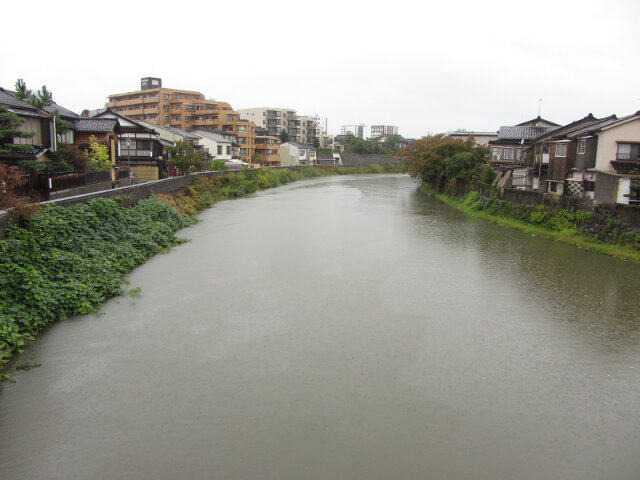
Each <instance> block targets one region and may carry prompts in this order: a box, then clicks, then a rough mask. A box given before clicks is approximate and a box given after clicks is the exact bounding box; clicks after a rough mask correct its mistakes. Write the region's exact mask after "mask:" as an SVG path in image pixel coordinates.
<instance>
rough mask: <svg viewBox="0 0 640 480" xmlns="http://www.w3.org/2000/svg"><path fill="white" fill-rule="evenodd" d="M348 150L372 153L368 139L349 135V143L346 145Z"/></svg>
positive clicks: (345, 147)
mask: <svg viewBox="0 0 640 480" xmlns="http://www.w3.org/2000/svg"><path fill="white" fill-rule="evenodd" d="M344 149H345V150H346V151H347V152H353V153H370V152H369V146H368V145H367V141H366V140H365V139H364V138H360V137H348V140H347V144H346V145H345V146H344Z"/></svg>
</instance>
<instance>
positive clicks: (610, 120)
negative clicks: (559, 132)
mask: <svg viewBox="0 0 640 480" xmlns="http://www.w3.org/2000/svg"><path fill="white" fill-rule="evenodd" d="M633 117H640V111H638V112H636V113H634V114H632V115H627V116H626V117H621V118H617V117H616V116H615V115H611V117H607V118H603V119H602V120H600V121H599V122H597V123H593V124H591V125H589V126H587V127H585V128H582V129H580V130H577V131H575V132H571V135H567V136H568V137H569V138H576V137H579V136H581V135H588V134H590V133H594V132H598V131H600V130H602V129H603V128H606V127H609V126H611V125H615V124H616V123H622V122H626V121H627V120H629V119H631V118H633Z"/></svg>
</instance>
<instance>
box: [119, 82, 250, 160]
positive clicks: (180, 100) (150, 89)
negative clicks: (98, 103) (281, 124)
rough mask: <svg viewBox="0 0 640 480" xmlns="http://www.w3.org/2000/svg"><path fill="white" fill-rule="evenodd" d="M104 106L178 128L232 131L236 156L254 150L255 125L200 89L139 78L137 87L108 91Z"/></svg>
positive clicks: (136, 118) (243, 156) (136, 117)
mask: <svg viewBox="0 0 640 480" xmlns="http://www.w3.org/2000/svg"><path fill="white" fill-rule="evenodd" d="M106 107H108V108H110V109H111V110H113V111H116V112H118V113H120V114H122V115H125V116H127V117H129V118H131V119H133V120H144V121H147V122H151V123H155V124H156V125H161V126H169V127H173V128H178V129H180V130H185V131H189V130H196V129H202V128H205V129H206V128H212V129H216V130H222V131H224V132H229V133H232V134H234V135H236V141H237V143H238V145H239V155H240V157H242V158H244V159H246V160H250V159H252V158H253V156H254V154H255V137H256V135H255V125H254V124H253V123H251V122H250V121H247V120H242V119H241V118H240V113H238V112H236V111H235V110H233V109H232V108H231V105H229V104H228V103H227V102H219V101H216V100H212V99H207V98H205V96H204V95H203V94H202V93H200V92H194V91H191V90H178V89H175V88H164V87H163V86H162V79H160V78H154V77H145V78H142V79H141V82H140V90H137V91H134V92H126V93H116V94H113V95H109V101H108V102H107V104H106Z"/></svg>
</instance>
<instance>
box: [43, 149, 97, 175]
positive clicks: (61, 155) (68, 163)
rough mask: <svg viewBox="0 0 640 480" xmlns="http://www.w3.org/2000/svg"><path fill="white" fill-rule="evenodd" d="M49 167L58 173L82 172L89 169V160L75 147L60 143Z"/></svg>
mask: <svg viewBox="0 0 640 480" xmlns="http://www.w3.org/2000/svg"><path fill="white" fill-rule="evenodd" d="M51 167H52V169H53V170H54V171H60V172H68V171H76V172H84V171H86V170H87V169H88V168H89V158H88V157H87V155H86V154H85V153H84V152H83V151H82V150H80V149H79V148H78V147H76V146H75V145H70V144H67V143H62V142H60V143H58V148H57V150H56V153H55V158H54V161H53V163H52V164H51Z"/></svg>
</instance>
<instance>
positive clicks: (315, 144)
mask: <svg viewBox="0 0 640 480" xmlns="http://www.w3.org/2000/svg"><path fill="white" fill-rule="evenodd" d="M313 148H315V149H316V150H318V149H319V148H320V139H319V138H318V137H315V138H314V139H313Z"/></svg>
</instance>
